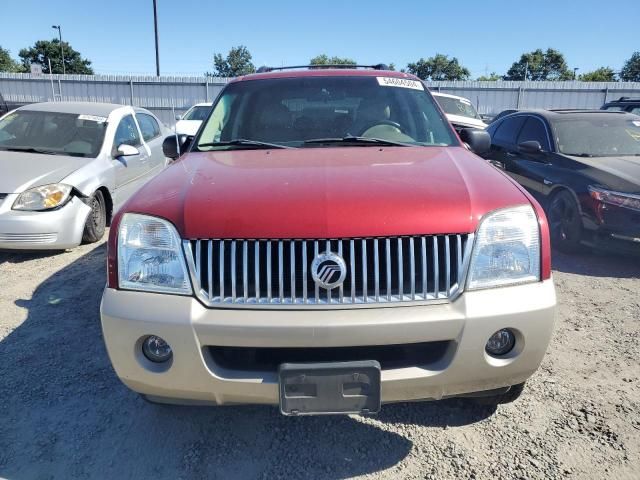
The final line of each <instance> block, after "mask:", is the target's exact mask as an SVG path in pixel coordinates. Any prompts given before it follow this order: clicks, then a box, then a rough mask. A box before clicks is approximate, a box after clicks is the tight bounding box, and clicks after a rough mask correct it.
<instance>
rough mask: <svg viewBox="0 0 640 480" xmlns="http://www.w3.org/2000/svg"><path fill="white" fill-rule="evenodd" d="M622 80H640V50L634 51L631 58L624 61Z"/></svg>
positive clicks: (621, 73)
mask: <svg viewBox="0 0 640 480" xmlns="http://www.w3.org/2000/svg"><path fill="white" fill-rule="evenodd" d="M620 80H622V81H623V82H640V52H633V55H631V58H630V59H629V60H627V61H626V62H624V67H622V71H621V72H620Z"/></svg>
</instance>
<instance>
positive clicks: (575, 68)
mask: <svg viewBox="0 0 640 480" xmlns="http://www.w3.org/2000/svg"><path fill="white" fill-rule="evenodd" d="M578 70H580V68H578V67H574V69H573V79H574V80H575V79H576V72H577V71H578Z"/></svg>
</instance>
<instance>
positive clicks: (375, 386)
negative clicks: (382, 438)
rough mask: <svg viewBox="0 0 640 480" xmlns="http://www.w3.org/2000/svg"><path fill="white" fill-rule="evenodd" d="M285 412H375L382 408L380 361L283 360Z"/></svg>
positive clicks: (282, 403)
mask: <svg viewBox="0 0 640 480" xmlns="http://www.w3.org/2000/svg"><path fill="white" fill-rule="evenodd" d="M278 380H279V388H280V412H281V413H282V414H283V415H294V416H298V415H326V414H349V413H356V414H373V413H378V412H379V411H380V363H378V362H377V361H375V360H362V361H357V362H332V363H283V364H282V365H280V368H279V370H278Z"/></svg>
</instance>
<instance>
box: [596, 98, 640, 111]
mask: <svg viewBox="0 0 640 480" xmlns="http://www.w3.org/2000/svg"><path fill="white" fill-rule="evenodd" d="M601 110H613V111H618V112H629V113H634V114H636V115H640V98H631V97H620V98H619V99H618V100H614V101H612V102H607V103H605V104H604V105H603V106H602V107H601Z"/></svg>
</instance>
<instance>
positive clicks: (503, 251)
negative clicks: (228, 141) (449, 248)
mask: <svg viewBox="0 0 640 480" xmlns="http://www.w3.org/2000/svg"><path fill="white" fill-rule="evenodd" d="M538 280H540V229H539V227H538V219H537V217H536V214H535V212H534V211H533V208H531V206H522V207H514V208H506V209H504V210H498V211H496V212H493V213H491V214H489V215H488V216H486V217H485V218H484V219H483V220H482V222H481V223H480V227H479V228H478V232H477V234H476V239H475V245H474V246H473V253H472V255H471V263H470V266H469V282H468V286H467V289H468V290H474V289H480V288H490V287H498V286H504V285H511V284H516V283H525V282H534V281H538Z"/></svg>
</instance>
